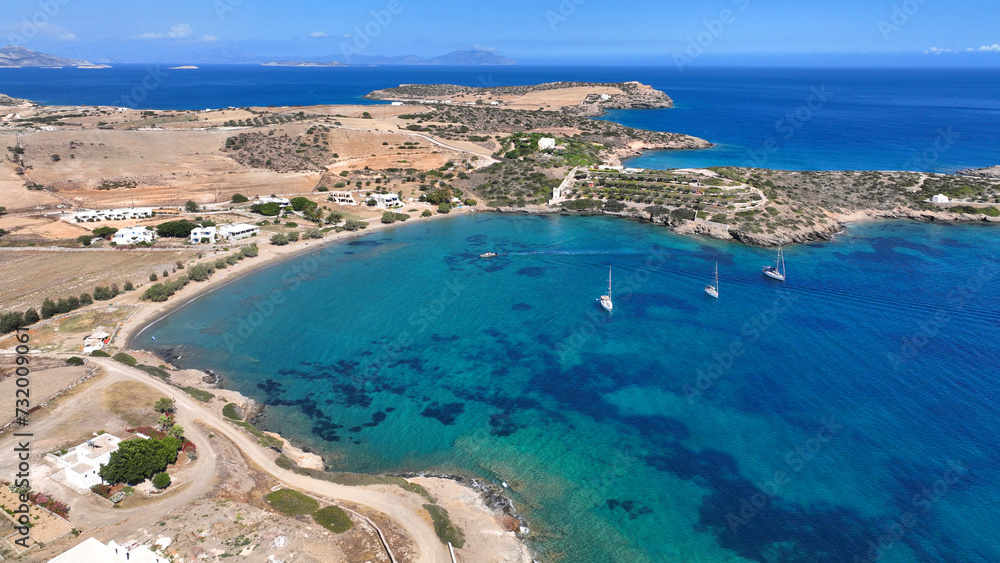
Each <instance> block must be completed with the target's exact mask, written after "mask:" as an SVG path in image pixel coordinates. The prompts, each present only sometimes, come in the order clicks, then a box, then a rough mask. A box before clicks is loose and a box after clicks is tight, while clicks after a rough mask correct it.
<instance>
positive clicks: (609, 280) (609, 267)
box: [608, 266, 611, 298]
mask: <svg viewBox="0 0 1000 563" xmlns="http://www.w3.org/2000/svg"><path fill="white" fill-rule="evenodd" d="M608 297H609V298H610V297H611V266H608Z"/></svg>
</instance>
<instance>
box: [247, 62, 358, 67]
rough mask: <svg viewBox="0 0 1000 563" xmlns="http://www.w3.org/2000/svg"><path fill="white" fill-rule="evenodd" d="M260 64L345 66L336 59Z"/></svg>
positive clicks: (266, 64) (264, 64)
mask: <svg viewBox="0 0 1000 563" xmlns="http://www.w3.org/2000/svg"><path fill="white" fill-rule="evenodd" d="M260 66H347V65H345V64H344V63H338V62H337V61H329V62H325V63H318V62H313V61H270V62H266V63H262V64H261V65H260Z"/></svg>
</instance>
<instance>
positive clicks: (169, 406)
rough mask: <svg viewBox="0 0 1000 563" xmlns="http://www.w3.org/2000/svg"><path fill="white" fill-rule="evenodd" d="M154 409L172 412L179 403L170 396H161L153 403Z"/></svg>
mask: <svg viewBox="0 0 1000 563" xmlns="http://www.w3.org/2000/svg"><path fill="white" fill-rule="evenodd" d="M153 410H155V411H156V412H158V413H172V412H174V411H176V410H177V403H176V401H174V400H173V399H171V398H170V397H160V398H159V399H157V400H156V402H155V403H153Z"/></svg>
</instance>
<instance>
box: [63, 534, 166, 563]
mask: <svg viewBox="0 0 1000 563" xmlns="http://www.w3.org/2000/svg"><path fill="white" fill-rule="evenodd" d="M81 561H86V562H87V563H122V562H124V561H127V562H128V563H169V561H170V560H169V559H167V558H166V557H160V556H159V555H157V554H155V553H153V552H152V551H151V550H150V549H149V548H148V547H146V546H144V545H139V544H138V542H135V541H132V542H128V543H126V544H125V545H118V544H117V543H115V541H114V540H111V541H109V542H108V543H107V545H105V544H103V543H101V541H100V540H98V539H97V538H94V537H90V538H87V539H86V540H84V541H82V542H80V543H78V544H76V546H74V547H73V548H71V549H68V550H66V551H64V552H62V553H61V554H60V555H57V556H56V557H55V558H54V559H50V560H49V563H80V562H81Z"/></svg>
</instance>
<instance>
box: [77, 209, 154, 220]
mask: <svg viewBox="0 0 1000 563" xmlns="http://www.w3.org/2000/svg"><path fill="white" fill-rule="evenodd" d="M152 216H153V208H152V207H126V208H121V209H81V210H80V211H77V212H76V213H72V214H70V215H69V216H68V217H67V221H69V222H70V223H90V222H94V221H122V220H124V219H143V218H146V217H152Z"/></svg>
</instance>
